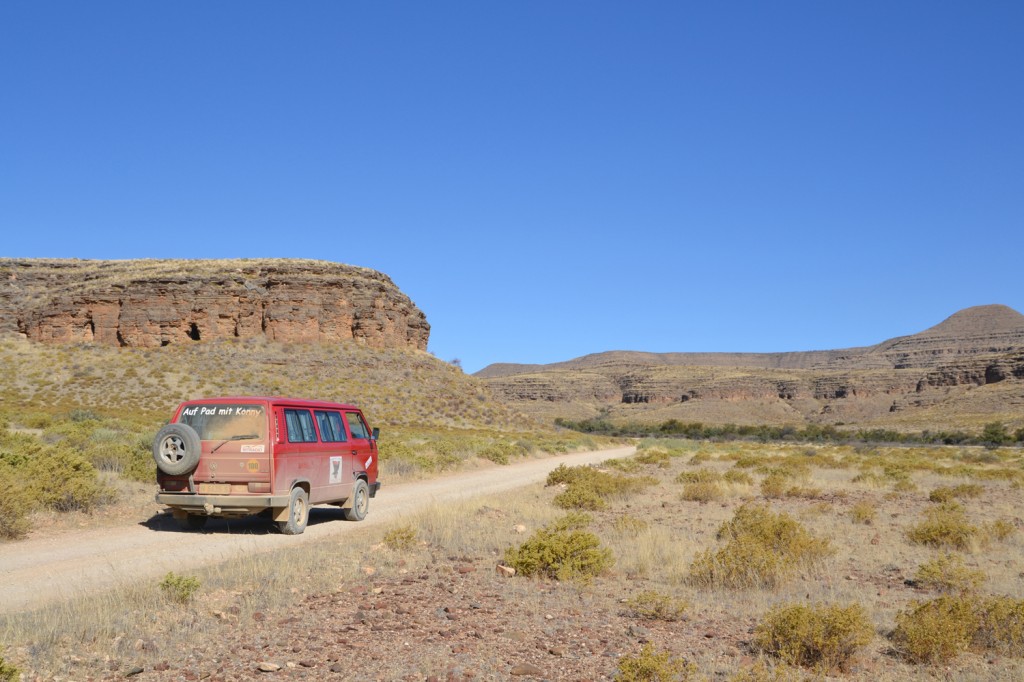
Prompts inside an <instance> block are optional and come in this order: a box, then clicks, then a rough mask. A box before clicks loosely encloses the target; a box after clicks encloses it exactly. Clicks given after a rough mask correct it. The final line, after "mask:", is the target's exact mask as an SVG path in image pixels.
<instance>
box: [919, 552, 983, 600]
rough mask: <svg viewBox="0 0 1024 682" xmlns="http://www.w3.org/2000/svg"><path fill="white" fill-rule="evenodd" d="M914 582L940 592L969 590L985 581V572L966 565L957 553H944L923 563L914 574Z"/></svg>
mask: <svg viewBox="0 0 1024 682" xmlns="http://www.w3.org/2000/svg"><path fill="white" fill-rule="evenodd" d="M914 582H915V583H916V584H917V585H918V586H919V587H923V588H924V589H926V590H937V591H939V592H967V591H970V590H974V589H977V588H978V587H980V586H981V584H982V583H983V582H985V574H984V573H983V572H982V571H980V570H978V569H974V568H968V567H967V566H965V565H964V561H963V559H961V558H960V556H959V555H957V554H944V555H942V556H939V557H936V558H935V559H932V560H931V561H926V562H925V563H923V564H921V565H920V566H919V567H918V569H917V572H916V573H915V574H914Z"/></svg>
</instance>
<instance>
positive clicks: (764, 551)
mask: <svg viewBox="0 0 1024 682" xmlns="http://www.w3.org/2000/svg"><path fill="white" fill-rule="evenodd" d="M433 437H435V436H424V438H427V439H429V438H433ZM651 450H654V451H655V452H656V453H658V454H655V455H653V456H651V454H650V451H651ZM639 452H640V456H638V457H633V458H629V459H626V460H615V461H609V462H605V463H603V464H602V465H600V466H592V467H559V468H557V469H555V470H554V471H552V473H551V475H550V476H549V478H548V480H547V481H546V485H537V486H534V487H532V488H527V489H524V490H518V491H515V492H513V493H508V494H504V495H500V496H493V497H488V498H479V499H471V500H466V501H463V502H454V503H453V502H447V503H443V504H438V505H436V506H432V507H429V508H427V509H426V510H424V511H423V512H422V513H418V514H415V515H413V516H411V517H406V518H403V519H402V520H401V522H400V524H398V525H394V526H391V527H389V528H384V529H374V528H365V529H356V530H355V531H354V532H353V533H346V534H345V535H344V537H343V538H342V537H339V538H333V539H332V538H329V539H328V540H327V541H326V542H324V543H314V544H310V545H308V548H309V550H308V552H307V551H304V552H302V553H301V554H296V553H294V552H288V553H281V554H275V553H266V554H259V555H253V556H248V557H245V558H241V559H237V560H233V561H229V562H227V563H225V564H222V565H219V566H215V567H211V568H208V569H204V570H201V571H198V572H197V575H196V578H197V580H198V582H199V584H200V587H199V588H198V591H197V592H196V593H195V595H194V597H192V598H191V599H190V600H189V601H188V602H187V603H185V604H183V605H181V606H179V607H178V608H177V609H175V610H174V611H173V612H168V611H167V610H166V609H165V608H161V607H160V606H158V604H161V603H164V602H165V600H163V599H160V598H159V597H160V596H161V595H160V588H158V587H157V586H156V585H155V584H154V585H150V586H146V585H141V586H124V587H120V588H117V589H116V590H115V591H114V592H113V593H109V594H104V595H94V596H91V597H88V598H84V599H83V600H81V601H77V602H72V603H70V604H67V605H62V606H61V607H59V608H58V607H53V608H52V609H43V610H42V611H39V612H36V613H32V614H24V615H20V616H12V617H8V618H5V619H2V620H0V639H2V640H3V641H4V642H6V643H7V650H6V652H5V655H6V656H7V660H8V661H9V662H10V664H11V665H17V666H18V667H19V668H21V669H22V670H25V671H26V674H27V675H29V676H30V677H31V676H33V675H37V676H40V677H43V678H49V677H64V678H73V679H79V678H84V677H99V676H102V675H105V674H113V672H116V671H120V672H121V674H123V673H124V672H125V671H126V670H130V669H132V668H134V667H136V666H137V667H144V668H146V670H147V675H148V676H152V677H153V679H159V680H164V679H173V678H174V675H175V674H176V672H175V671H178V672H180V671H181V670H183V669H189V670H194V671H195V672H197V673H198V674H200V675H203V674H205V673H207V672H209V673H211V674H213V673H216V670H217V668H218V667H220V666H225V665H226V666H228V669H229V671H230V670H236V671H241V672H238V673H236V676H237V677H243V678H244V677H245V676H246V675H247V674H248V675H249V676H252V675H255V673H254V672H253V665H255V663H256V661H255V660H254V659H253V658H252V655H251V653H250V652H248V651H242V652H239V653H238V654H237V655H236V654H226V653H225V651H226V649H225V647H224V643H223V642H224V638H225V637H228V638H230V637H236V636H237V633H239V632H243V633H245V638H246V639H245V641H246V642H249V641H260V642H267V643H269V644H267V648H265V649H262V650H261V653H260V656H263V657H266V658H267V659H270V660H274V661H277V662H278V663H279V664H281V665H282V666H283V665H285V664H286V663H287V662H289V661H291V662H293V663H295V665H299V664H298V661H299V660H302V657H307V658H312V659H315V657H316V656H317V655H319V654H316V653H315V651H312V650H310V649H303V652H302V653H293V652H292V649H291V644H290V643H289V640H288V638H287V637H286V636H284V635H281V634H279V633H280V632H282V631H283V629H287V628H289V627H292V626H291V625H288V623H290V622H292V621H294V620H295V619H296V617H297V614H299V613H304V615H302V616H301V619H302V620H300V621H299V622H298V623H297V624H296V625H295V627H298V628H301V632H302V633H306V634H308V633H310V632H319V631H321V630H322V631H326V632H327V633H328V634H330V636H331V639H330V641H329V642H325V643H323V652H325V653H328V652H329V653H330V655H331V656H332V657H333V658H332V661H330V662H328V661H325V660H322V659H316V660H312V661H310V664H312V665H319V666H324V669H326V666H328V665H332V664H334V661H337V662H340V663H343V664H346V665H352V664H354V662H355V661H356V660H357V659H358V660H359V661H360V662H361V663H363V664H367V660H366V659H365V657H363V656H362V654H363V653H364V652H361V651H359V650H355V649H353V650H351V651H350V650H348V649H346V648H345V647H343V646H341V647H339V646H338V645H337V644H336V643H335V639H334V637H335V635H333V634H331V633H332V632H333V631H332V628H336V627H338V624H342V625H343V628H344V632H343V633H342V636H344V637H346V638H347V637H349V636H350V634H349V633H351V637H352V641H356V640H357V639H358V638H359V637H360V636H362V635H361V634H360V633H363V632H365V633H367V636H371V634H372V636H373V637H374V638H377V640H379V641H380V642H382V643H383V644H382V645H383V646H395V647H403V648H404V646H405V644H404V643H405V642H408V643H409V647H410V649H409V650H410V651H411V652H413V653H414V654H415V655H412V656H407V657H403V658H402V660H401V661H398V660H396V659H394V658H393V657H391V658H389V659H388V660H387V661H383V660H382V661H381V662H380V665H381V666H385V665H386V666H388V667H387V668H386V671H385V668H384V667H381V668H380V669H379V672H378V673H377V674H378V675H383V676H385V677H388V676H391V677H396V676H397V677H403V676H406V675H410V676H411V677H410V679H423V678H425V677H427V676H429V675H436V676H438V677H439V678H441V679H444V678H445V677H446V676H448V675H449V674H453V675H456V677H458V675H460V674H462V673H461V672H460V671H465V670H468V669H472V670H473V671H475V673H476V675H477V677H478V678H481V679H487V678H488V677H490V678H495V679H507V678H509V677H510V672H509V671H510V669H511V666H512V664H513V663H515V662H516V661H517V660H520V659H523V658H525V659H526V660H527V662H529V663H531V664H532V665H534V666H537V667H539V668H540V669H541V670H542V671H543V674H544V676H546V677H551V678H552V679H562V678H566V679H601V678H605V679H638V680H651V679H671V680H680V679H685V680H691V679H692V680H711V679H723V680H731V681H733V682H754V681H762V680H763V681H767V680H775V681H783V680H808V679H821V678H823V677H827V678H828V679H850V680H860V681H865V682H866V681H871V682H876V681H878V680H882V681H883V682H889V681H902V680H921V681H924V680H930V679H934V677H935V676H936V674H939V675H940V676H942V677H943V678H948V679H978V680H993V681H995V680H1009V679H1020V678H1021V677H1024V595H1022V593H1021V585H1020V577H1019V576H1020V573H1021V572H1022V571H1024V546H1022V543H1021V538H1020V532H1019V528H1020V527H1021V526H1022V525H1024V520H1022V518H1021V512H1020V509H1021V506H1022V505H1021V502H1022V499H1021V498H1022V488H1021V482H1022V477H1024V460H1022V457H1021V452H1020V450H1019V449H1017V448H997V449H990V450H985V449H983V448H980V447H979V448H973V447H962V446H957V447H945V446H928V447H904V446H886V447H864V446H852V445H830V444H822V445H807V444H800V445H786V444H763V443H750V442H740V443H736V442H731V443H715V442H699V441H691V440H663V439H659V440H652V441H649V442H644V443H641V448H640V451H639ZM981 453H984V455H985V456H984V457H979V456H978V455H979V454H981ZM666 462H667V466H666V465H665V464H666ZM737 474H741V475H737ZM769 477H781V478H783V479H784V480H786V481H787V482H788V483H789V484H790V487H794V486H795V487H799V488H801V489H813V490H815V491H817V493H816V495H815V496H814V497H808V496H803V495H783V496H781V497H769V496H766V495H765V494H764V491H763V489H762V488H763V487H762V485H761V484H762V482H763V481H764V480H765V479H766V478H769ZM708 483H710V484H714V485H718V486H721V490H722V491H724V493H723V495H722V496H721V497H719V498H717V499H716V500H715V501H714V502H712V503H710V504H709V503H707V502H701V501H696V500H687V499H684V496H683V494H682V492H683V490H684V489H685V488H686V487H687V486H689V485H694V484H708ZM574 487H577V488H579V489H583V490H588V491H592V492H593V493H594V494H595V495H596V496H597V498H598V499H600V500H601V501H602V502H603V503H604V506H603V507H602V508H600V509H595V510H586V511H582V510H579V509H569V510H566V509H565V508H564V507H562V506H560V503H559V501H558V500H559V497H560V496H561V495H563V494H564V493H565V492H566V491H568V490H571V489H573V488H574ZM946 488H949V489H953V490H956V491H957V492H956V493H955V494H954V495H952V499H946V497H947V496H946V495H945V494H940V495H939V496H938V497H940V498H942V499H940V500H939V501H933V499H932V498H933V495H932V493H933V491H935V490H938V489H946ZM954 505H955V506H954ZM867 509H871V510H873V513H870V514H869V513H867V512H866V511H865V510H867ZM936 515H938V517H937V516H936ZM864 519H867V521H865V520H864ZM936 519H938V521H939V523H938V524H935V523H934V522H935V521H936ZM926 524H927V525H926ZM922 526H925V527H924V529H922ZM947 527H952V528H954V529H956V528H959V529H963V528H970V529H974V530H973V532H972V533H971V534H969V538H970V540H969V541H968V542H966V543H959V542H956V541H954V542H949V541H948V538H949V537H952V538H958V537H960V535H961V533H959V532H954V533H952V534H947V532H946V530H947ZM997 527H998V528H1002V529H1003V531H1002V533H1003V534H1002V536H1001V538H1000V537H998V536H999V535H1000V533H996V532H995V530H994V529H995V528H997ZM936 529H939V530H936ZM919 533H920V534H922V537H925V538H932V537H939V538H942V540H941V541H939V542H934V543H933V542H931V541H926V542H921V541H919V538H918V534H919ZM382 536H383V541H382ZM780 557H781V558H782V559H781V560H780ZM498 564H501V565H503V566H508V567H513V568H515V569H516V575H514V576H512V577H502V576H501V575H498V574H497V573H496V566H497V565H498ZM305 604H310V605H316V608H313V606H310V609H309V610H305V609H304V607H303V606H302V605H305ZM297 605H298V606H297ZM442 607H443V608H442ZM389 609H390V610H389ZM157 612H159V614H160V617H159V618H157V617H156V614H157ZM392 612H393V613H394V620H390V619H389V617H388V615H387V614H390V613H392ZM257 614H259V615H257ZM317 619H323V623H322V624H320V625H319V626H318V623H320V621H319V620H317ZM452 620H455V621H456V622H455V623H453V624H451V626H449V625H446V624H447V623H449V622H450V621H452ZM240 626H242V627H240ZM439 628H440V629H439ZM439 631H443V632H448V633H449V634H448V635H447V638H444V637H439V635H438V632H439ZM129 633H130V634H129ZM452 638H456V639H455V640H453V639H452ZM138 640H141V641H143V642H144V643H147V642H150V641H154V642H173V644H168V645H162V648H161V649H160V650H159V652H151V651H150V650H149V649H147V648H146V646H142V647H141V648H139V649H136V648H133V646H132V642H135V641H138ZM277 641H281V642H282V644H281V646H279V647H277V648H275V645H273V644H272V643H273V642H277ZM318 646H319V645H318ZM72 651H73V652H74V656H71V655H69V654H70V652H72ZM551 652H555V653H551ZM73 659H77V661H78V662H77V663H74V662H70V661H72V660H73ZM163 662H167V663H168V664H169V665H170V667H171V670H170V671H168V672H167V673H166V674H158V672H157V671H153V672H150V671H152V670H153V666H154V665H156V664H157V663H163ZM936 665H941V666H942V668H941V669H940V668H936V667H935V666H936ZM112 666H113V667H112ZM231 666H235V667H234V668H232V667H231ZM300 667H301V666H300ZM315 669H317V670H319V669H320V668H315ZM97 671H102V672H97ZM112 671H113V672H112ZM936 671H939V672H938V673H937V672H936ZM367 674H368V675H369V676H372V675H371V674H370V673H367ZM161 675H162V676H161ZM417 675H418V676H419V677H416V676H417ZM228 677H230V675H228Z"/></svg>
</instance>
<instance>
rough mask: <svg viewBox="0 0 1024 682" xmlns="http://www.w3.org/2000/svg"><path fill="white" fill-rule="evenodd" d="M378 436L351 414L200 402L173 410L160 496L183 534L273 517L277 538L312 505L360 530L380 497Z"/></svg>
mask: <svg viewBox="0 0 1024 682" xmlns="http://www.w3.org/2000/svg"><path fill="white" fill-rule="evenodd" d="M377 436H378V430H377V429H373V430H372V431H371V430H370V428H369V426H368V425H367V423H366V418H365V417H364V416H363V413H362V411H361V410H360V409H359V408H358V407H355V406H353V405H343V404H340V403H327V402H320V401H316V400H296V399H292V398H252V397H232V398H205V399H202V400H190V401H188V402H184V403H182V404H181V405H179V406H178V409H177V410H175V412H174V417H173V418H172V419H171V423H169V424H167V425H166V426H165V427H163V428H162V429H160V432H159V433H157V435H156V439H155V440H154V441H153V459H155V460H156V466H157V470H158V471H157V483H159V485H160V492H159V493H157V496H156V501H157V502H159V503H161V504H164V505H167V506H168V507H170V508H171V512H172V514H173V515H174V518H176V519H178V521H179V522H180V523H181V525H182V526H183V527H184V528H189V529H199V528H202V527H203V525H205V524H206V519H207V518H209V517H211V516H225V517H235V516H247V515H249V514H257V513H259V512H263V511H266V510H270V513H271V514H272V515H273V519H274V521H276V522H277V525H278V527H279V528H280V529H281V532H282V533H285V534H287V535H298V534H299V533H301V532H302V531H303V530H305V528H306V521H307V520H308V518H309V506H310V505H311V504H335V505H338V506H340V507H341V508H342V509H344V515H345V518H347V519H349V520H350V521H362V520H363V519H364V518H365V517H366V512H367V510H368V509H369V504H370V498H371V497H375V496H376V495H377V491H378V490H379V489H380V482H379V481H378V480H377Z"/></svg>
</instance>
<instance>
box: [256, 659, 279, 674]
mask: <svg viewBox="0 0 1024 682" xmlns="http://www.w3.org/2000/svg"><path fill="white" fill-rule="evenodd" d="M256 669H257V670H259V671H260V672H261V673H276V672H277V671H278V670H280V669H281V666H279V665H278V664H277V663H271V662H270V661H263V662H262V663H259V664H257V665H256Z"/></svg>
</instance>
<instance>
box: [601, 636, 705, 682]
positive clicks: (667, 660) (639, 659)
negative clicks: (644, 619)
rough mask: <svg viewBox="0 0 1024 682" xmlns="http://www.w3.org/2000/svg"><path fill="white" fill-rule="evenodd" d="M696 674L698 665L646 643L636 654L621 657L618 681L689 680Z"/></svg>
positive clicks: (670, 681)
mask: <svg viewBox="0 0 1024 682" xmlns="http://www.w3.org/2000/svg"><path fill="white" fill-rule="evenodd" d="M695 674H696V667H695V666H694V665H693V664H691V663H687V662H686V661H685V660H682V659H677V658H673V657H672V655H671V654H669V652H667V651H661V652H658V651H655V650H654V646H653V645H651V644H650V643H647V644H644V647H643V649H641V650H640V653H639V654H637V655H636V656H623V657H622V658H620V659H619V666H618V672H617V673H616V675H615V679H616V680H618V682H687V681H688V680H690V679H692V678H693V676H694V675H695Z"/></svg>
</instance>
